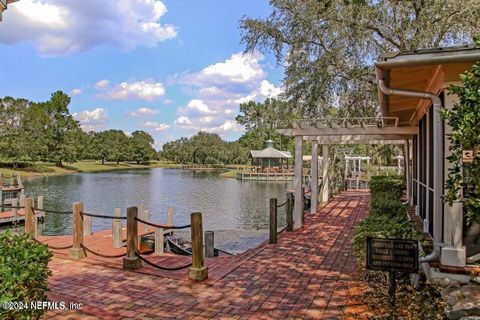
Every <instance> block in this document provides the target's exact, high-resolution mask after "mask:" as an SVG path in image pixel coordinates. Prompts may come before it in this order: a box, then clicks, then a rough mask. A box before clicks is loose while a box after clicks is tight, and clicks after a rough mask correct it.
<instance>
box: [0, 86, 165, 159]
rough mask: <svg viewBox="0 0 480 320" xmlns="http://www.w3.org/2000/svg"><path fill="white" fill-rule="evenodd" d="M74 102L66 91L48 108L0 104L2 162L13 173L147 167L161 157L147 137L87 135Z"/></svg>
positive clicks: (19, 102) (21, 102)
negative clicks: (34, 166) (89, 165)
mask: <svg viewBox="0 0 480 320" xmlns="http://www.w3.org/2000/svg"><path fill="white" fill-rule="evenodd" d="M69 104H70V97H69V96H68V95H66V94H65V93H63V92H61V91H57V92H55V93H53V94H52V95H51V98H50V99H49V100H48V101H45V102H32V101H29V100H27V99H15V98H12V97H4V98H0V160H2V162H4V163H7V165H11V166H12V167H18V166H25V165H29V164H31V163H32V162H35V161H46V162H53V163H55V165H57V166H60V167H61V166H63V165H64V163H73V162H75V161H78V160H84V159H89V160H100V161H102V163H105V161H116V162H117V163H118V162H120V161H134V162H136V163H146V162H149V161H150V160H151V159H153V158H156V157H157V156H158V155H157V153H156V151H155V149H154V148H153V143H154V140H153V138H152V136H151V135H150V134H149V133H147V132H145V131H135V132H133V133H132V134H131V135H129V136H127V135H126V134H125V132H123V131H122V130H113V129H112V130H106V131H102V132H93V131H92V132H88V133H87V132H84V131H83V130H82V129H81V127H80V123H79V122H78V121H77V120H75V119H74V118H73V116H72V115H71V114H70V112H69V109H68V105H69Z"/></svg>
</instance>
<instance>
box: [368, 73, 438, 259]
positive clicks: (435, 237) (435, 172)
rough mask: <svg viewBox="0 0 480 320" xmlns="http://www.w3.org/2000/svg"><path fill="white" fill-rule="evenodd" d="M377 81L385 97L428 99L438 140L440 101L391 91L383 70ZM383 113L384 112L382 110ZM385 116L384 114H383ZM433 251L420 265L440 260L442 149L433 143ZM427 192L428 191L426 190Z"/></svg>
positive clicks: (430, 95) (417, 93)
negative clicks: (431, 107) (397, 96)
mask: <svg viewBox="0 0 480 320" xmlns="http://www.w3.org/2000/svg"><path fill="white" fill-rule="evenodd" d="M376 73H377V79H378V88H379V89H380V91H381V92H382V93H383V94H385V95H387V96H391V95H399V96H405V97H413V98H419V99H428V100H431V101H432V103H433V138H434V139H439V140H440V133H441V126H442V124H441V119H440V109H441V108H442V101H441V100H440V98H439V97H438V96H437V95H435V94H433V93H430V92H421V91H412V90H403V89H393V88H389V87H388V86H387V85H386V84H385V76H384V72H383V70H381V69H380V68H378V66H377V67H376ZM383 111H385V110H383ZM384 115H385V114H384ZM433 160H434V166H433V176H434V180H433V210H434V211H433V223H434V224H433V251H432V252H431V253H430V254H429V255H427V256H425V257H423V258H421V259H420V263H424V262H430V261H435V260H438V259H439V258H440V252H441V248H442V246H443V243H442V226H443V216H442V198H441V194H442V186H443V183H442V181H441V180H442V172H441V170H440V168H441V166H442V162H443V156H442V148H441V145H440V144H439V143H438V142H437V141H435V143H434V144H433ZM427 190H428V189H427Z"/></svg>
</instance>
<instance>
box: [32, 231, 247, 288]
mask: <svg viewBox="0 0 480 320" xmlns="http://www.w3.org/2000/svg"><path fill="white" fill-rule="evenodd" d="M153 229H154V228H152V227H149V229H148V231H144V228H143V226H139V228H138V234H139V237H141V236H145V235H148V234H152V233H153V232H154V231H153ZM37 239H38V240H39V241H41V242H42V243H45V244H47V245H50V246H53V247H64V246H68V245H71V244H72V235H62V236H39V237H38V238H37ZM122 239H123V241H124V242H125V241H126V239H127V234H126V228H125V227H124V228H122ZM83 240H84V242H83V244H84V245H85V247H87V248H88V249H90V250H92V251H94V252H96V253H99V254H101V255H104V256H117V255H121V254H123V253H125V252H126V248H125V246H123V247H120V248H114V247H113V236H112V231H111V230H101V231H97V232H94V233H92V234H91V235H88V236H84V239H83ZM51 250H52V251H53V253H54V255H55V256H56V257H59V258H61V259H66V260H70V259H71V258H70V257H69V250H68V249H51ZM254 254H255V251H254V250H253V251H249V252H247V253H245V254H240V255H232V256H221V257H214V258H205V265H206V266H207V267H208V278H209V280H207V282H208V281H210V282H212V281H213V282H214V281H216V280H220V279H222V278H223V277H224V276H225V275H227V274H228V273H230V272H231V271H232V270H234V269H235V268H237V267H238V265H239V264H240V263H241V262H242V261H244V260H245V259H248V258H249V257H250V256H252V255H254ZM142 256H143V257H144V258H145V259H148V261H150V262H152V263H154V264H157V265H161V266H165V267H169V268H175V267H179V266H184V265H187V264H188V263H190V262H191V261H192V257H191V256H181V255H176V254H173V253H168V252H166V253H163V254H160V255H157V254H155V253H151V254H148V255H142ZM122 260H123V258H122V257H118V258H105V257H101V256H96V255H94V254H92V253H89V252H88V251H87V252H86V258H84V259H81V260H79V262H81V263H86V264H92V265H99V266H106V267H110V268H115V269H120V270H124V268H123V261H122ZM132 271H133V272H135V273H140V274H148V275H153V276H158V277H165V278H172V279H183V280H186V279H188V274H187V273H188V268H185V269H181V270H175V271H166V270H160V269H157V268H155V267H152V266H149V265H148V264H146V263H143V265H142V267H141V268H139V269H137V270H132Z"/></svg>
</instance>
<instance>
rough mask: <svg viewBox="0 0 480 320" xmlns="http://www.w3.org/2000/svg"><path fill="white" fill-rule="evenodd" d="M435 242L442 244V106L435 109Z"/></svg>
mask: <svg viewBox="0 0 480 320" xmlns="http://www.w3.org/2000/svg"><path fill="white" fill-rule="evenodd" d="M432 138H433V241H434V242H436V243H442V242H443V238H442V231H443V210H442V208H443V203H442V195H443V165H444V163H443V161H444V159H443V139H444V137H443V134H442V120H441V118H440V106H438V107H436V108H435V107H434V109H433V137H432Z"/></svg>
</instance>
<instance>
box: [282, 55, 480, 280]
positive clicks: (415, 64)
mask: <svg viewBox="0 0 480 320" xmlns="http://www.w3.org/2000/svg"><path fill="white" fill-rule="evenodd" d="M478 60H480V47H471V46H464V47H451V48H435V49H427V50H417V51H411V52H396V53H388V54H384V55H382V56H381V57H380V59H379V61H378V62H377V63H376V64H375V69H376V77H377V81H378V90H379V102H380V107H381V115H379V116H378V117H374V118H348V119H331V118H328V119H304V120H297V121H292V122H291V123H290V124H289V125H288V126H287V127H285V128H281V129H278V132H279V133H281V134H284V135H287V136H292V137H295V159H302V153H303V144H304V140H306V141H307V142H310V143H311V144H312V159H317V157H318V145H323V166H322V171H323V173H322V174H323V175H322V177H323V180H324V181H328V167H329V159H328V146H329V145H338V144H403V148H404V154H405V158H406V159H408V161H406V164H407V165H406V167H405V176H406V177H407V192H406V194H407V200H408V204H410V205H411V206H412V207H413V208H415V214H416V215H417V217H418V218H419V219H421V221H422V224H423V226H422V227H423V230H424V231H425V232H426V233H428V234H429V235H430V236H431V237H432V239H433V250H431V252H427V256H426V257H423V258H422V259H421V261H420V262H423V264H422V265H424V266H426V265H429V263H430V262H432V263H437V264H439V265H440V266H447V267H452V268H460V269H461V268H464V267H465V266H466V263H467V258H468V257H470V256H472V255H474V254H477V253H478V247H479V246H478V245H480V243H478V241H479V235H478V234H477V235H475V234H472V233H471V229H469V228H471V227H468V226H466V224H465V221H464V215H463V214H464V213H463V208H462V204H461V203H455V204H453V205H452V206H449V205H448V204H446V203H444V202H443V200H442V195H443V194H444V192H445V190H444V185H445V181H446V178H447V174H448V168H449V167H450V166H451V165H450V163H449V161H448V160H447V157H448V156H449V154H450V151H449V140H448V139H447V135H448V134H449V132H450V128H449V126H448V125H447V124H446V123H444V122H443V121H442V120H441V118H440V114H439V111H440V109H441V108H452V106H453V105H454V104H455V102H456V101H457V97H455V96H453V95H449V94H448V87H449V86H450V85H451V84H460V75H461V74H462V73H463V72H465V71H466V70H470V69H471V67H472V65H473V64H474V63H475V62H476V61H478ZM312 161H313V160H312ZM314 166H315V167H316V165H314V164H313V163H312V167H314ZM302 171H303V163H302V161H295V176H296V178H295V181H294V188H295V204H294V212H293V220H294V229H297V228H300V227H301V225H302V215H303V210H302V208H303V197H302V179H300V178H297V177H301V173H302ZM315 174H316V173H315ZM312 179H313V180H315V177H314V176H312ZM326 184H327V185H328V183H326ZM316 188H317V186H312V194H313V193H315V192H316V191H317V190H316ZM329 196H330V195H329V194H328V188H326V190H323V191H322V192H321V201H327V200H328V199H329ZM478 229H480V227H479V228H478ZM467 239H469V241H466V240H467ZM472 239H473V240H472ZM476 242H477V243H476ZM427 262H429V263H427ZM464 269H465V268H464ZM430 274H431V272H430Z"/></svg>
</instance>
